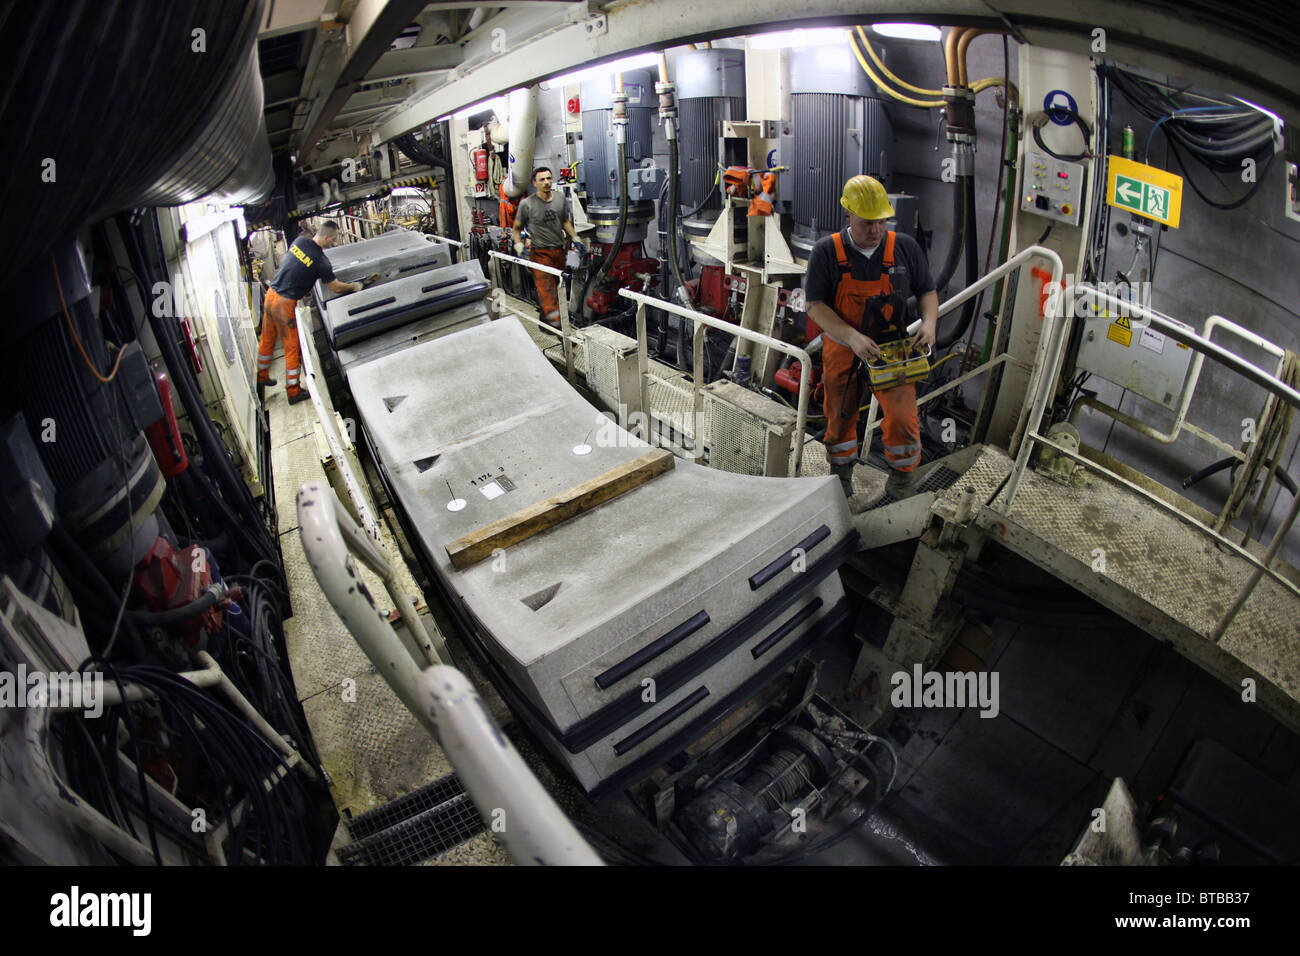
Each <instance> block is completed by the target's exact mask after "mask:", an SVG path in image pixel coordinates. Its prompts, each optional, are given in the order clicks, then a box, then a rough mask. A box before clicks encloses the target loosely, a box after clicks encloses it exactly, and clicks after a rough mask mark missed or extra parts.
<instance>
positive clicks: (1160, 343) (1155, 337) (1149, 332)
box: [1138, 329, 1165, 353]
mask: <svg viewBox="0 0 1300 956" xmlns="http://www.w3.org/2000/svg"><path fill="white" fill-rule="evenodd" d="M1138 345H1140V346H1142V347H1143V348H1144V349H1150V350H1151V351H1152V352H1157V353H1159V352H1163V351H1164V350H1165V337H1164V335H1163V333H1160V332H1157V331H1155V330H1154V329H1143V330H1142V338H1141V340H1140V341H1139V342H1138Z"/></svg>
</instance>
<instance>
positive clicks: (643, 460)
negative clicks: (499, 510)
mask: <svg viewBox="0 0 1300 956" xmlns="http://www.w3.org/2000/svg"><path fill="white" fill-rule="evenodd" d="M673 462H674V458H673V455H672V452H669V451H665V450H663V449H656V450H655V451H652V452H650V453H648V454H645V455H642V456H641V457H640V458H637V459H635V460H633V461H629V462H625V463H623V464H621V465H619V466H618V467H617V468H611V469H610V470H609V471H607V472H605V473H604V474H602V475H597V476H596V477H594V478H588V479H587V480H586V481H584V482H582V483H581V484H577V485H574V486H573V487H572V488H568V489H565V490H564V491H561V492H560V493H559V494H557V495H552V496H551V497H549V498H547V499H545V500H544V501H539V502H537V504H535V505H530V506H529V507H527V508H524V509H522V510H520V511H516V512H515V513H514V514H512V515H507V516H506V517H504V518H501V519H499V520H497V521H493V522H492V523H491V524H488V525H484V526H483V527H482V528H479V529H477V530H475V531H471V532H469V533H468V534H464V535H461V536H460V537H459V538H457V539H456V540H455V541H453V542H451V543H450V544H449V545H447V556H448V557H449V558H450V559H451V566H452V567H453V568H455V569H456V570H458V571H461V570H464V569H465V568H467V567H469V566H470V565H472V564H476V563H477V562H479V561H482V560H483V559H484V558H487V557H490V556H491V555H492V552H493V551H495V550H496V549H497V548H508V547H510V546H511V545H513V544H518V543H519V542H521V541H525V540H527V539H528V538H531V537H532V536H533V535H535V534H540V533H541V532H543V531H546V530H547V529H548V528H553V527H555V526H556V525H557V524H560V523H561V522H562V521H567V520H569V519H570V518H574V517H577V516H578V515H580V514H582V513H583V512H584V511H587V510H588V509H590V508H594V507H595V506H596V505H598V504H601V503H602V502H605V501H609V500H610V499H611V498H616V497H618V496H619V495H621V494H623V493H624V492H625V491H631V490H632V489H633V488H636V487H637V486H639V485H643V484H645V483H646V482H647V481H649V480H650V479H651V478H654V477H656V476H657V475H662V474H663V473H664V472H666V471H671V470H672V468H673Z"/></svg>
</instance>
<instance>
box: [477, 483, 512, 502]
mask: <svg viewBox="0 0 1300 956" xmlns="http://www.w3.org/2000/svg"><path fill="white" fill-rule="evenodd" d="M479 491H481V492H483V497H484V498H486V499H487V500H488V501H491V500H492V499H493V498H500V497H501V496H502V495H504V494H505V493H506V490H505V489H504V488H502V487H501V486H500V485H498V484H497V483H496V482H495V481H489V482H488V483H487V484H486V485H483V486H481V487H480V488H479Z"/></svg>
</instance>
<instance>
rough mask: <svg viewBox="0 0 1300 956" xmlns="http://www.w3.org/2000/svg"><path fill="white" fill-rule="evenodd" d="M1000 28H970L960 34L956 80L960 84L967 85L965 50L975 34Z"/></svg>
mask: <svg viewBox="0 0 1300 956" xmlns="http://www.w3.org/2000/svg"><path fill="white" fill-rule="evenodd" d="M1000 32H1002V31H1000V30H978V29H975V28H973V27H972V28H970V29H968V30H966V32H964V33H963V34H962V35H961V38H960V39H959V40H958V41H957V82H958V84H959V85H960V86H969V85H970V83H969V80H968V77H967V74H966V51H967V50H968V49H970V44H971V41H972V40H974V39H975V38H976V37H977V36H983V35H984V34H985V33H1000Z"/></svg>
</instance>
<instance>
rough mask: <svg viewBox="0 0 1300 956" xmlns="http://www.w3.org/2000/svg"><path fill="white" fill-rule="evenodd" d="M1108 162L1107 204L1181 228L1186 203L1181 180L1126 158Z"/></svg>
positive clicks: (1112, 157) (1116, 157)
mask: <svg viewBox="0 0 1300 956" xmlns="http://www.w3.org/2000/svg"><path fill="white" fill-rule="evenodd" d="M1106 160H1107V168H1106V202H1108V203H1109V204H1110V205H1112V206H1115V207H1116V208H1118V209H1127V210H1128V211H1129V212H1132V213H1136V214H1137V215H1139V216H1143V217H1145V218H1147V219H1154V220H1155V221H1156V222H1163V223H1164V224H1165V225H1167V226H1173V227H1174V228H1175V229H1176V228H1178V222H1179V219H1180V218H1181V213H1182V200H1183V179H1182V177H1181V176H1175V175H1174V174H1173V173H1167V172H1165V171H1164V170H1163V169H1156V168H1155V167H1154V166H1146V165H1143V164H1142V163H1135V162H1133V161H1132V160H1129V159H1124V158H1123V157H1122V156H1108V157H1106Z"/></svg>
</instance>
